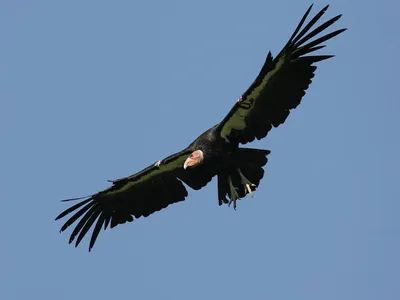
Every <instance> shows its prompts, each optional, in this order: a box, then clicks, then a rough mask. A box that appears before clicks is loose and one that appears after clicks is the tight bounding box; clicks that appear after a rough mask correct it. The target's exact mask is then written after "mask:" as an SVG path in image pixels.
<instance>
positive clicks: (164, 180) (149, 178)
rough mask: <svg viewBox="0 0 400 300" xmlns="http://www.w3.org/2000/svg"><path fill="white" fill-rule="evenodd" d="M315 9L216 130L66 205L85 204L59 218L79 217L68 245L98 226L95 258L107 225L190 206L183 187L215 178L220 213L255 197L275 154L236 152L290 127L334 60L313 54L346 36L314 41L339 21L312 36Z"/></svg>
mask: <svg viewBox="0 0 400 300" xmlns="http://www.w3.org/2000/svg"><path fill="white" fill-rule="evenodd" d="M311 8H312V5H311V6H310V7H309V8H308V10H307V11H306V13H305V14H304V16H303V17H302V19H301V20H300V23H299V24H298V26H297V28H296V30H295V31H294V33H293V35H292V36H291V37H290V39H289V41H288V42H287V44H286V45H285V47H283V49H282V51H281V52H280V53H279V54H278V55H277V56H276V57H275V59H274V58H273V57H272V54H271V52H269V53H268V55H267V58H266V61H265V63H264V66H263V67H262V69H261V71H260V74H259V75H258V76H257V78H256V79H255V81H254V82H253V84H252V85H251V86H250V87H249V88H248V90H247V91H246V92H245V93H244V94H243V95H242V96H241V97H240V98H239V100H238V101H237V102H236V103H235V105H234V106H233V108H232V109H231V110H230V111H229V113H228V114H227V116H226V117H225V118H224V119H223V120H222V121H221V122H220V123H219V124H217V125H215V126H214V127H212V128H210V129H209V130H207V131H206V132H204V133H203V134H201V135H200V136H199V137H198V138H197V139H196V140H194V141H193V142H192V143H191V144H190V145H189V146H188V147H187V148H186V149H184V150H182V151H181V152H178V153H176V154H173V155H171V156H168V157H167V158H165V159H163V160H159V161H157V162H155V163H153V164H151V165H150V166H149V167H147V168H145V169H144V170H142V171H140V172H139V173H136V174H134V175H131V176H129V177H125V178H121V179H118V180H114V181H111V182H112V186H111V187H109V188H108V189H106V190H104V191H101V192H99V193H97V194H94V195H92V196H89V197H85V198H77V199H69V200H64V201H71V200H82V201H81V202H79V203H77V204H75V205H73V206H71V207H69V208H68V209H66V210H65V211H64V212H62V213H61V214H60V215H59V216H58V217H57V218H56V220H58V219H61V218H63V217H65V216H66V215H68V214H69V213H71V212H74V214H73V215H72V217H70V218H69V219H68V220H67V222H66V223H65V224H64V225H63V226H62V227H61V231H64V230H66V229H67V228H68V227H69V226H70V225H72V224H74V223H75V222H77V224H76V225H75V228H74V230H73V231H72V234H71V236H70V239H69V243H72V242H73V241H74V239H75V238H76V237H77V239H76V243H75V246H78V245H79V243H80V242H81V240H82V238H83V237H84V236H85V235H86V233H87V232H88V230H89V229H90V228H91V227H92V226H93V225H94V229H93V233H92V236H91V239H90V244H89V251H90V250H91V249H92V247H93V245H94V244H95V242H96V239H97V236H98V234H99V232H100V230H101V228H102V227H104V229H106V228H107V227H108V226H109V225H110V227H111V228H113V227H115V226H117V225H118V224H123V223H125V222H131V221H133V220H134V218H140V217H141V216H144V217H147V216H149V215H151V214H152V213H154V212H156V211H159V210H161V209H163V208H165V207H167V206H168V205H170V204H172V203H176V202H179V201H183V200H185V198H186V196H187V195H188V192H187V190H186V188H185V186H184V184H183V183H185V184H186V185H188V186H189V187H191V188H192V189H194V190H199V189H201V188H202V187H204V186H205V185H207V183H208V182H210V181H211V179H212V178H213V177H214V176H217V177H218V201H219V205H222V204H224V203H226V204H229V205H230V204H231V203H232V204H233V207H234V208H235V209H236V202H237V200H238V199H240V198H243V197H245V196H246V194H250V195H252V193H253V192H254V191H255V190H256V188H257V187H258V185H259V183H260V180H261V179H262V177H263V175H264V170H263V167H264V166H265V164H266V163H267V161H268V159H267V155H268V154H269V153H270V151H269V150H259V149H249V148H239V145H240V144H247V143H249V142H252V141H253V140H254V139H256V138H257V139H262V138H264V137H265V136H266V135H267V134H268V132H269V131H270V130H271V128H272V127H278V126H279V125H280V124H282V123H283V122H285V120H286V118H287V116H288V115H289V113H290V110H291V109H294V108H296V107H297V106H298V105H299V104H300V101H301V99H302V97H303V96H304V94H305V91H306V90H307V88H308V86H309V85H310V83H311V79H312V78H313V77H314V72H315V70H316V69H317V67H316V66H314V63H317V62H319V61H322V60H326V59H329V58H331V57H333V55H310V53H312V52H314V51H316V50H320V49H322V48H323V47H325V46H324V45H321V44H322V43H324V42H326V41H328V40H329V39H331V38H333V37H335V36H337V35H338V34H340V33H342V32H343V31H345V29H340V30H336V31H333V32H330V33H328V34H325V35H323V36H321V37H319V38H315V37H316V36H317V35H318V34H319V33H321V32H322V31H324V30H325V29H327V28H328V27H329V26H331V25H332V24H333V23H335V22H336V21H337V20H339V18H340V17H341V15H338V16H336V17H334V18H332V19H330V20H328V21H326V22H325V23H323V24H322V25H319V26H318V27H316V28H315V29H313V30H311V28H312V27H313V26H314V25H315V24H316V23H317V21H319V19H320V18H321V17H322V15H323V14H324V13H325V11H326V10H327V8H328V6H326V7H324V8H323V9H322V10H321V11H320V12H319V13H318V14H316V15H315V17H314V18H312V19H311V20H310V21H309V22H308V23H307V24H306V25H305V26H304V27H303V25H304V23H305V20H306V18H307V16H308V14H309V13H310V11H311ZM314 38H315V39H314ZM79 218H80V220H79V221H78V219H79Z"/></svg>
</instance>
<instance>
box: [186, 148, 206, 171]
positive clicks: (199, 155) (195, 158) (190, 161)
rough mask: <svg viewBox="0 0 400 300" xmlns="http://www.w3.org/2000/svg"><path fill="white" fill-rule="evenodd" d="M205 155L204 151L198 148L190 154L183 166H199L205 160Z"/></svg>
mask: <svg viewBox="0 0 400 300" xmlns="http://www.w3.org/2000/svg"><path fill="white" fill-rule="evenodd" d="M203 159H204V156H203V151H201V150H196V151H194V152H192V154H190V156H189V157H188V158H187V159H186V160H185V163H184V164H183V168H184V169H185V170H186V168H188V167H195V166H198V165H199V164H201V163H202V162H203Z"/></svg>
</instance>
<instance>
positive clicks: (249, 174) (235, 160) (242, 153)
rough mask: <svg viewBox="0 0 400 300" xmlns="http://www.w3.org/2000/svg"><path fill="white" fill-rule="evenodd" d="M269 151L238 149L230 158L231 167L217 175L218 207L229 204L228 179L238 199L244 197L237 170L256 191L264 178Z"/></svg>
mask: <svg viewBox="0 0 400 300" xmlns="http://www.w3.org/2000/svg"><path fill="white" fill-rule="evenodd" d="M269 153H270V151H269V150H261V149H249V148H240V149H239V150H238V152H237V153H236V154H235V155H234V156H233V157H232V163H231V167H230V168H229V169H228V170H227V171H226V172H224V173H221V174H218V202H219V205H222V204H224V203H225V204H227V203H229V199H230V187H229V181H228V178H229V177H230V178H231V180H232V184H233V186H234V187H235V189H236V191H237V193H238V195H239V198H244V197H245V196H246V193H247V191H246V189H245V187H244V185H243V183H242V181H241V177H240V175H239V172H238V169H240V171H241V172H242V174H243V175H244V176H245V177H246V178H247V179H248V180H249V181H250V182H251V183H253V184H254V185H255V186H253V187H252V190H253V191H254V190H256V188H257V187H258V185H259V184H260V181H261V179H262V178H263V176H264V170H263V167H264V166H265V165H266V164H267V162H268V158H267V155H268V154H269Z"/></svg>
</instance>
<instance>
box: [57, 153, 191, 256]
mask: <svg viewBox="0 0 400 300" xmlns="http://www.w3.org/2000/svg"><path fill="white" fill-rule="evenodd" d="M189 154H190V151H187V150H184V151H182V152H180V153H177V154H174V155H171V156H169V157H167V158H165V159H164V160H162V161H158V162H156V163H155V164H153V165H151V166H149V167H147V168H146V169H144V170H142V171H140V172H139V173H136V174H134V175H132V176H129V177H125V178H121V179H118V180H114V181H111V182H112V183H113V185H112V186H111V187H110V188H108V189H106V190H104V191H102V192H99V193H97V194H95V195H92V196H90V197H88V198H87V199H85V198H78V199H70V200H64V201H71V200H82V199H85V200H82V201H81V202H79V203H78V204H75V205H73V206H71V207H69V208H68V209H66V210H65V211H63V212H62V213H61V214H60V215H59V216H57V218H56V220H58V219H61V218H63V217H65V216H66V215H68V214H70V213H72V212H74V214H73V215H72V216H71V217H70V218H69V219H68V220H67V221H66V222H65V223H64V225H63V226H62V227H61V232H62V231H64V230H66V229H67V228H68V227H69V226H71V225H72V224H74V223H77V224H76V225H75V228H74V230H73V231H72V233H71V236H70V239H69V243H72V242H73V241H74V239H75V238H76V236H78V237H77V239H76V243H75V247H76V246H78V245H79V243H80V242H81V240H82V238H83V237H84V236H85V235H86V233H87V232H88V231H89V229H90V228H91V227H92V226H93V225H94V224H95V225H94V229H93V233H92V237H91V239H90V245H89V251H90V250H91V249H92V247H93V245H94V243H95V242H96V239H97V236H98V235H99V233H100V230H101V228H102V227H104V229H106V228H107V227H108V225H109V224H111V226H110V227H111V228H113V227H115V226H117V225H118V224H123V223H126V222H132V221H133V219H134V218H136V219H137V218H139V217H141V216H143V217H147V216H149V215H150V214H152V213H154V212H156V211H159V210H161V209H163V208H165V207H167V206H168V205H170V204H172V203H175V202H179V201H183V200H184V199H185V198H186V196H187V195H188V192H187V190H186V188H185V187H184V185H183V184H182V182H181V181H180V180H179V179H177V177H176V175H175V172H176V171H177V170H179V169H182V167H183V164H184V161H185V159H186V158H187V156H188V155H189ZM78 220H79V221H78Z"/></svg>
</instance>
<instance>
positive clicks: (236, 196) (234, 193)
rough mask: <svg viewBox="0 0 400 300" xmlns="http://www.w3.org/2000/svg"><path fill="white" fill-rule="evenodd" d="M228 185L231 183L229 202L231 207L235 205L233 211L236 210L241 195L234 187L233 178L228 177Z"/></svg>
mask: <svg viewBox="0 0 400 300" xmlns="http://www.w3.org/2000/svg"><path fill="white" fill-rule="evenodd" d="M228 183H229V190H230V191H229V198H230V200H229V204H228V206H231V204H232V203H233V209H234V210H236V200H238V199H240V197H239V193H238V191H237V188H235V187H234V186H233V183H232V179H231V176H229V177H228Z"/></svg>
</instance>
